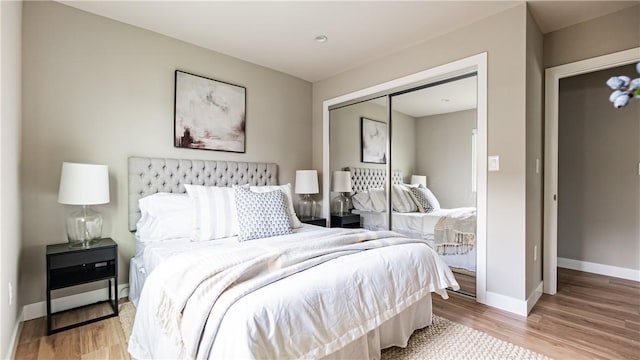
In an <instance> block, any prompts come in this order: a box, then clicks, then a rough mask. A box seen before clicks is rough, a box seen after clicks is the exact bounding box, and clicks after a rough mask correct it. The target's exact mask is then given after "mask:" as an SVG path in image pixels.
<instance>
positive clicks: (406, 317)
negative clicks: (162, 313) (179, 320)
mask: <svg viewBox="0 0 640 360" xmlns="http://www.w3.org/2000/svg"><path fill="white" fill-rule="evenodd" d="M315 230H326V229H325V228H320V227H314V226H305V227H304V228H303V229H301V230H300V232H304V231H315ZM230 241H235V240H234V239H228V240H223V241H222V242H218V243H217V244H212V243H216V241H213V242H205V243H204V244H202V243H194V242H190V241H188V240H184V239H183V240H175V241H170V242H161V243H155V244H147V245H146V246H145V247H144V250H143V253H144V256H143V257H142V258H138V259H133V260H132V267H133V266H136V267H138V268H142V269H143V270H144V271H145V272H146V271H147V269H151V270H152V269H153V268H154V267H155V266H157V265H158V264H159V263H160V262H162V259H166V258H168V257H171V256H173V255H175V254H177V253H180V252H185V251H193V250H197V249H198V248H199V247H201V246H206V244H207V243H208V245H209V246H218V245H219V246H224V243H225V242H230ZM382 255H383V253H381V256H382ZM360 256H364V254H362V255H360ZM384 256H387V255H386V254H384ZM407 256H408V257H411V252H408V253H406V254H404V256H403V257H402V258H403V259H404V258H406V257H407ZM358 257H359V256H358ZM358 257H356V258H358ZM336 260H338V259H336ZM341 261H345V260H344V259H343V260H340V261H334V262H335V263H337V264H338V265H335V266H334V267H335V268H337V269H340V268H341V267H340V265H339V263H340V262H341ZM396 261H398V260H396ZM360 262H361V263H362V266H363V267H365V266H367V264H368V263H370V261H368V260H367V261H365V260H364V257H363V258H362V260H360ZM141 264H143V265H141ZM350 264H351V263H350ZM342 266H345V265H342ZM151 270H149V271H148V272H147V273H146V274H145V275H148V273H150V271H151ZM310 270H312V271H311V272H314V271H315V272H316V273H317V274H316V277H317V278H318V279H319V278H320V277H321V276H323V275H322V274H321V273H319V271H321V270H320V269H315V270H314V269H310ZM307 271H309V270H307ZM307 271H305V272H307ZM132 272H133V271H132ZM297 275H298V274H296V275H293V276H290V277H289V278H286V279H284V280H283V281H279V282H277V283H275V284H272V285H270V286H268V287H265V288H262V289H259V290H257V291H256V292H255V293H253V294H252V295H251V296H247V297H245V298H243V299H242V300H241V301H240V302H239V303H238V304H236V305H238V306H234V307H233V308H231V313H230V314H229V319H232V320H229V323H228V324H226V325H225V324H223V327H225V328H227V329H231V328H234V327H238V326H240V327H247V326H248V325H249V324H248V323H251V322H254V321H259V322H263V321H267V322H270V321H274V320H273V319H271V318H270V317H269V316H266V317H265V318H262V317H261V318H260V319H256V318H252V317H251V316H248V315H247V314H246V311H245V309H247V308H256V307H257V308H260V307H261V306H262V307H265V308H271V306H273V307H274V308H278V307H281V306H282V304H279V303H278V302H279V301H280V300H278V299H279V298H282V297H284V298H285V299H287V298H288V299H294V298H296V297H297V296H298V294H296V289H299V288H302V287H303V286H302V284H303V283H307V282H309V280H308V279H306V278H305V277H302V276H297ZM137 282H138V283H139V282H140V281H137ZM425 284H426V283H425ZM327 291H335V289H333V288H331V289H330V288H328V289H327ZM283 294H287V295H289V296H288V297H287V296H286V295H283ZM285 308H286V307H285ZM403 309H404V310H402V311H401V312H400V313H399V314H397V315H395V316H393V317H391V318H387V319H388V320H386V321H385V322H384V323H383V324H382V325H381V326H379V327H377V328H374V329H372V330H370V331H369V332H367V333H365V334H364V335H363V336H360V337H357V338H355V339H351V340H350V342H349V343H348V344H345V345H344V346H342V347H340V348H339V349H338V350H337V351H336V352H333V353H331V354H329V357H337V358H373V359H376V358H379V357H380V349H381V348H385V347H389V346H393V345H396V346H406V343H407V341H408V338H409V336H410V334H411V333H413V331H415V330H416V329H418V328H422V327H424V326H427V325H428V324H430V322H431V295H430V294H429V293H425V294H421V295H420V297H419V298H414V299H413V300H412V301H411V302H410V303H407V304H405V305H404V306H403ZM239 320H240V321H239ZM238 321H239V322H238ZM308 321H313V319H308ZM316 321H317V320H316ZM260 326H265V325H264V324H261V325H260ZM270 326H275V327H277V328H279V327H280V326H279V322H278V321H276V322H274V323H273V324H271V325H270ZM146 332H148V336H146V338H145V339H144V340H143V341H149V342H150V343H149V344H148V345H147V348H153V349H156V348H157V349H158V350H159V351H157V352H155V351H154V353H155V354H156V355H157V354H165V355H166V357H169V358H171V357H174V356H175V355H176V354H175V353H173V352H172V347H171V345H170V342H168V341H165V340H166V339H164V338H163V334H162V332H161V331H159V329H157V328H154V327H153V326H149V327H148V328H147V329H146ZM233 333H234V331H221V332H220V335H219V337H218V338H216V342H215V344H214V348H213V349H212V352H211V354H212V355H224V354H227V355H228V354H234V356H235V355H238V356H240V357H244V356H243V355H247V356H250V354H249V353H244V354H243V353H242V352H240V353H238V352H237V351H238V349H245V350H246V349H249V348H251V347H252V346H253V345H252V344H253V342H251V341H249V342H248V341H247V338H242V337H237V334H236V335H235V336H234V335H233ZM138 340H139V339H138ZM134 346H135V345H134ZM165 347H166V348H165ZM137 351H138V352H137V355H143V354H144V350H143V349H137ZM325 355H327V354H324V355H322V356H325Z"/></svg>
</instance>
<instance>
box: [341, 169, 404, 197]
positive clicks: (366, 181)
mask: <svg viewBox="0 0 640 360" xmlns="http://www.w3.org/2000/svg"><path fill="white" fill-rule="evenodd" d="M345 170H346V171H349V172H351V189H352V191H353V192H354V193H358V192H360V191H364V190H367V189H372V188H384V186H385V183H386V181H387V170H386V169H371V168H357V167H347V168H345ZM391 177H392V179H391V181H392V183H393V184H401V183H402V173H400V171H397V170H395V171H393V172H392V173H391Z"/></svg>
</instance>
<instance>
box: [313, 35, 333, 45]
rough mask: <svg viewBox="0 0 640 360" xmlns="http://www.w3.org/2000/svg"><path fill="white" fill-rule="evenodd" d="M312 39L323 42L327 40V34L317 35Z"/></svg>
mask: <svg viewBox="0 0 640 360" xmlns="http://www.w3.org/2000/svg"><path fill="white" fill-rule="evenodd" d="M313 40H315V41H316V42H318V43H325V42H327V40H329V38H328V37H327V35H318V36H316V37H315V38H314V39H313Z"/></svg>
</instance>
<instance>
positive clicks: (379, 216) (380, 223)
mask: <svg viewBox="0 0 640 360" xmlns="http://www.w3.org/2000/svg"><path fill="white" fill-rule="evenodd" d="M461 209H473V208H457V209H440V210H436V211H432V212H430V213H419V212H411V213H399V212H394V213H393V219H392V224H393V229H392V230H393V231H396V232H399V233H401V234H403V235H406V236H408V237H413V238H422V239H425V240H427V242H428V243H429V245H430V246H431V248H432V249H435V246H434V237H433V233H434V229H435V226H436V224H437V223H438V220H440V218H441V217H442V216H445V215H448V214H450V213H452V212H454V211H459V210H461ZM353 213H354V214H359V215H360V219H361V220H360V223H361V224H362V227H363V228H365V229H367V230H386V229H387V223H388V219H389V217H388V216H387V213H386V212H375V211H363V210H353ZM441 257H442V258H443V259H444V261H445V262H446V263H447V265H449V266H450V267H454V268H459V269H465V270H468V271H473V272H475V271H476V269H477V266H476V263H477V259H476V246H474V247H473V249H472V250H471V251H469V252H468V253H466V254H463V255H441Z"/></svg>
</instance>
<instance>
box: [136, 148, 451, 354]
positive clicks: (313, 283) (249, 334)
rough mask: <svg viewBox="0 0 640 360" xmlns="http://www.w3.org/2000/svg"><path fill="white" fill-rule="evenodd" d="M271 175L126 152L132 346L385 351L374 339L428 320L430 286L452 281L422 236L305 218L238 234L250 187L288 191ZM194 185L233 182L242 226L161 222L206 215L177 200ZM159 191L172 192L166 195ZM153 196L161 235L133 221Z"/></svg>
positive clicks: (385, 341) (395, 339) (394, 336)
mask: <svg viewBox="0 0 640 360" xmlns="http://www.w3.org/2000/svg"><path fill="white" fill-rule="evenodd" d="M277 178H278V175H277V165H275V164H263V163H240V162H219V161H203V160H174V159H154V158H138V157H134V158H130V159H129V210H130V214H129V225H130V229H131V230H132V231H134V230H137V231H136V236H135V238H136V255H135V256H134V258H132V260H131V269H130V287H131V289H130V290H131V292H130V298H131V299H132V301H133V302H134V303H135V304H136V306H137V311H136V318H135V321H134V326H133V331H132V335H131V337H130V339H129V349H128V350H129V352H130V353H131V354H132V355H133V357H135V358H199V359H204V358H374V359H375V358H380V354H381V349H383V348H386V347H390V346H406V344H407V341H408V339H409V337H410V335H411V334H412V333H413V331H415V330H416V329H419V328H423V327H425V326H428V325H429V324H430V323H431V294H432V293H433V292H435V293H437V294H439V295H440V296H442V297H443V298H446V297H447V293H446V290H445V289H446V288H447V287H453V288H458V284H457V283H456V281H455V278H454V276H453V274H452V273H451V271H450V270H449V268H448V266H447V265H446V264H445V263H444V262H443V261H442V260H441V258H440V257H439V256H438V255H437V254H436V253H435V252H434V251H433V250H432V249H431V248H430V247H429V246H428V245H427V244H426V242H425V241H424V240H423V239H411V238H407V237H403V236H401V235H400V234H398V233H394V232H385V231H376V232H374V231H367V230H364V229H327V228H322V227H317V226H313V225H301V226H298V227H297V228H295V229H293V230H292V231H291V232H290V233H287V234H284V235H279V236H274V237H264V238H255V239H252V240H247V241H239V240H238V239H241V238H242V237H244V236H245V235H246V234H245V233H246V231H244V230H243V227H244V226H245V225H246V221H245V222H244V224H245V225H242V224H243V220H242V219H243V218H244V215H243V214H242V212H243V211H245V210H246V208H247V206H246V204H245V203H244V201H245V196H246V197H249V198H253V197H254V195H253V194H251V195H249V193H251V192H257V193H260V192H262V193H261V195H260V196H262V197H255V198H259V199H268V198H269V197H273V199H281V198H284V197H283V196H282V193H286V191H285V190H284V189H285V188H286V186H287V185H280V189H281V191H263V190H264V188H267V187H277V186H278V185H277ZM193 184H197V185H196V186H198V185H208V186H206V187H205V186H201V187H198V189H200V190H202V189H203V188H206V191H209V192H213V193H222V192H224V193H228V192H229V191H227V190H228V187H230V186H234V185H235V186H234V187H233V188H232V189H233V191H234V192H235V194H236V200H235V202H236V210H237V214H238V219H237V220H238V223H239V224H240V230H239V234H238V235H237V236H230V237H225V238H220V239H216V240H210V241H192V240H193V239H195V238H197V236H196V235H191V236H188V235H186V234H184V233H182V234H177V233H172V232H173V230H172V229H173V228H172V227H167V226H166V225H167V224H171V223H176V227H178V223H179V222H182V223H185V222H186V221H189V216H191V217H193V219H192V220H193V222H194V223H198V222H199V221H202V219H199V216H198V215H197V214H198V212H197V211H196V212H195V213H189V212H186V211H184V204H183V201H184V198H185V196H184V195H182V196H180V195H176V194H181V193H184V192H185V191H186V189H187V188H188V189H190V190H189V191H190V192H189V196H188V197H189V198H191V195H192V191H193V188H194V187H193V186H192V185H193ZM240 185H244V187H243V186H240ZM246 186H250V187H249V188H248V189H247V188H246ZM254 187H255V188H254ZM243 188H244V189H243ZM261 189H262V190H261ZM200 190H198V191H200ZM276 193H277V195H278V196H277V197H275V195H272V194H276ZM161 195H162V196H161ZM165 195H166V196H165ZM164 197H168V198H171V199H173V200H172V201H174V200H175V199H178V201H174V202H172V203H171V204H170V205H167V204H166V201H165V200H166V199H163V198H164ZM151 199H153V201H157V200H158V199H160V200H162V201H165V202H163V203H161V204H162V205H160V206H153V207H152V209H155V210H158V209H162V210H163V211H165V212H166V214H165V213H163V214H164V215H167V214H169V215H167V217H165V218H161V219H160V220H159V221H158V222H157V224H159V226H160V225H162V226H164V228H163V230H161V231H160V233H162V234H161V235H162V236H164V237H167V238H153V234H154V231H156V230H157V229H156V228H153V227H150V228H151V229H152V230H151V231H146V230H145V231H142V229H141V228H136V225H137V224H140V223H144V227H143V228H144V229H147V228H149V226H148V224H149V223H152V224H156V222H155V221H156V220H157V219H155V218H154V219H153V220H149V219H150V218H151V216H150V215H145V214H146V213H147V212H149V210H148V209H146V206H147V205H149V204H148V203H149V201H150V200H151ZM196 199H197V198H196ZM148 200H149V201H148ZM191 200H193V198H192V199H191ZM194 201H195V200H194ZM274 201H275V200H274ZM278 201H280V200H277V201H275V202H278ZM178 203H180V204H178ZM195 203H196V204H199V203H198V202H197V201H195ZM266 203H267V201H265V204H266ZM283 203H284V204H285V205H283V206H285V207H286V200H285V201H284V202H283ZM156 204H157V203H156ZM278 204H279V202H278ZM143 205H144V206H143ZM218 205H220V204H218ZM223 205H225V206H226V203H225V204H223ZM198 206H199V205H196V208H197V207H198ZM216 206H217V205H216ZM252 206H254V207H261V206H262V204H260V203H257V204H253V205H252ZM265 206H266V205H265ZM140 207H143V209H146V210H144V211H141V209H140ZM177 208H181V209H182V210H176V209H177ZM155 210H154V211H155ZM283 211H285V210H283ZM185 213H189V214H185ZM194 214H195V215H194ZM145 216H149V218H147V219H146V220H144V219H145ZM218 216H224V214H221V213H216V214H214V218H215V219H216V221H219V219H218ZM141 219H142V220H141ZM145 221H146V222H145ZM260 221H261V220H256V221H255V222H260ZM294 223H295V221H294V220H293V219H290V221H289V224H292V225H293V224H294ZM225 226H226V225H225ZM223 227H224V226H223V225H222V223H218V226H214V227H212V228H211V230H212V231H218V230H219V229H220V228H223ZM200 230H201V229H200ZM155 235H157V233H155ZM212 299H216V300H215V301H213V300H212Z"/></svg>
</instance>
